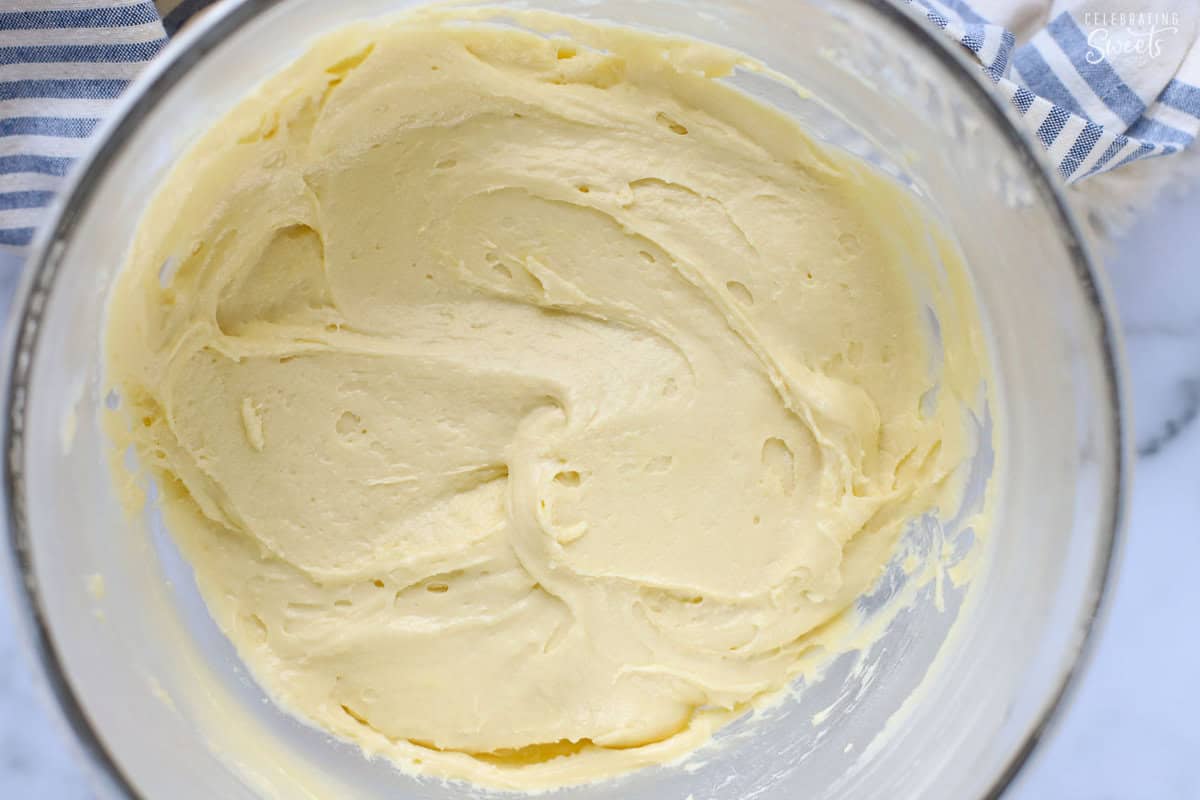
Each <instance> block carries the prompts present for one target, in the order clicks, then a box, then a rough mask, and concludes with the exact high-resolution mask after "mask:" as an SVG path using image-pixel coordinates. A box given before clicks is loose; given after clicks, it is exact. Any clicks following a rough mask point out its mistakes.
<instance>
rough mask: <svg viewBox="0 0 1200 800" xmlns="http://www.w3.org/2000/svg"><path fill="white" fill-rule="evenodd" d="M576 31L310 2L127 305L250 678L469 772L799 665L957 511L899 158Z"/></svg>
mask: <svg viewBox="0 0 1200 800" xmlns="http://www.w3.org/2000/svg"><path fill="white" fill-rule="evenodd" d="M570 29H571V30H572V31H573V34H572V36H573V37H574V38H571V39H566V38H562V37H550V38H545V37H542V36H539V35H535V34H533V33H529V32H525V31H519V30H516V29H512V28H501V27H498V26H490V25H485V24H467V25H463V24H457V25H454V24H450V23H449V22H447V21H446V20H445V19H442V18H441V17H439V16H436V15H425V16H420V17H409V18H405V19H402V20H400V21H397V22H395V23H387V24H380V23H375V24H373V25H370V26H359V27H354V28H350V29H347V30H343V31H340V32H337V33H334V34H332V35H330V36H328V37H326V38H324V39H322V40H321V41H320V42H318V43H317V44H316V45H315V46H314V47H313V49H312V50H311V51H310V52H309V53H308V54H307V55H305V56H303V57H302V58H301V59H300V60H299V61H298V62H297V63H296V64H294V65H293V66H291V67H290V68H288V69H287V70H285V71H284V72H283V73H282V74H280V75H278V76H276V77H275V78H273V79H271V80H270V81H269V82H267V83H266V84H265V85H264V86H263V87H262V88H261V89H260V90H259V91H258V92H257V93H256V94H255V95H254V96H252V97H250V98H248V99H247V100H245V101H244V102H243V103H241V104H240V105H239V106H238V107H237V108H236V109H235V110H234V111H232V112H231V113H229V114H228V115H227V116H226V117H225V118H224V119H222V120H221V121H220V123H219V124H217V125H216V126H215V127H214V128H213V129H212V130H211V131H210V132H208V133H207V134H206V135H205V136H203V137H202V138H201V139H200V140H199V141H198V142H197V143H196V144H195V146H194V147H193V148H192V149H191V150H190V152H189V153H188V154H187V155H186V157H184V158H183V159H182V160H181V161H180V162H179V163H178V165H177V166H176V168H175V169H174V170H173V172H172V173H171V174H170V176H169V177H168V178H167V179H166V181H165V183H164V185H163V188H162V190H161V192H160V193H159V194H158V196H157V197H156V198H155V199H154V200H153V202H152V203H151V205H150V207H149V210H148V211H147V213H146V216H145V218H144V220H143V222H142V224H141V228H140V233H139V236H138V238H137V241H136V244H135V246H134V249H133V251H132V254H131V257H130V261H129V264H128V266H127V268H126V270H125V272H124V273H123V275H122V277H121V279H120V281H119V283H118V285H117V287H116V289H115V291H114V294H113V296H112V300H111V310H110V328H109V331H108V336H109V339H108V343H107V346H108V354H109V363H108V367H109V376H110V378H111V380H112V382H113V385H114V387H115V388H116V389H117V390H118V391H119V392H120V394H121V397H122V402H123V407H122V409H121V411H120V412H119V413H120V414H121V415H122V419H124V420H126V421H127V424H126V426H125V427H126V428H127V430H124V431H123V432H122V433H121V434H120V436H119V437H118V438H119V439H122V441H123V440H124V439H126V438H127V439H129V440H130V441H131V442H132V443H133V444H134V445H135V446H136V450H137V453H138V455H139V457H140V460H141V463H142V464H143V465H145V466H146V467H147V468H148V469H149V471H150V472H151V473H152V475H153V477H154V478H155V480H156V482H157V484H158V486H159V487H160V491H161V504H162V508H163V510H164V513H165V515H166V519H167V521H168V524H169V526H170V528H171V530H172V532H173V534H174V535H175V537H176V539H177V541H178V543H179V545H180V547H181V549H182V551H183V553H184V554H185V555H186V557H187V558H188V559H189V560H190V562H191V563H192V565H193V566H194V568H195V573H196V577H197V580H198V582H199V585H200V587H201V589H202V591H203V593H204V596H205V598H206V600H207V602H208V604H209V607H210V610H211V612H212V614H213V616H214V618H215V619H216V621H217V622H218V623H219V625H220V626H221V627H222V628H223V630H224V631H225V632H226V634H227V635H228V636H229V638H230V639H231V640H232V641H233V642H234V644H235V645H236V647H237V650H238V652H239V653H240V655H241V656H242V658H243V659H244V660H245V662H246V663H247V664H248V665H249V666H250V668H251V669H252V671H253V673H254V675H255V676H256V677H257V679H258V680H259V681H260V682H261V684H262V685H263V686H264V687H265V688H266V689H267V691H268V692H269V693H270V694H271V695H272V696H273V697H274V698H275V699H276V701H277V702H278V703H279V704H280V705H282V706H283V707H285V708H287V709H289V710H291V711H293V712H294V713H296V714H297V715H299V716H300V717H302V718H304V719H306V720H309V721H310V722H312V723H313V724H315V725H317V726H319V727H321V728H324V729H326V730H329V731H331V732H333V733H335V734H337V735H338V736H340V737H343V738H346V739H349V740H352V741H355V742H358V743H359V744H361V745H362V746H363V747H364V748H365V749H367V750H368V751H371V752H383V753H385V754H387V755H388V756H390V757H391V758H393V759H395V760H396V761H398V762H399V763H401V764H402V765H403V766H405V767H407V768H409V769H414V770H418V771H425V772H431V773H434V774H437V775H442V776H446V777H457V778H466V779H470V780H475V781H478V782H481V783H484V784H487V785H492V786H507V787H515V788H535V787H546V786H555V785H561V784H566V783H573V782H579V781H585V780H591V779H596V778H602V777H607V776H612V775H616V774H619V773H621V772H624V771H627V770H629V769H632V768H634V767H637V766H640V765H644V764H650V763H659V762H662V761H664V760H668V759H670V758H671V757H674V756H676V755H678V754H680V753H682V752H686V751H687V750H689V749H691V748H693V747H695V746H696V745H697V744H699V743H701V742H703V741H704V740H705V739H706V738H707V737H708V735H709V734H710V733H711V732H712V731H713V730H715V729H716V728H717V727H719V726H720V725H722V724H724V723H725V722H727V721H729V720H731V719H732V718H734V717H735V716H736V715H738V714H739V713H741V712H743V711H744V710H745V709H746V708H748V707H749V706H750V705H752V704H753V703H755V702H756V701H758V700H760V699H762V698H764V697H769V696H771V695H772V694H774V693H777V692H778V691H779V690H781V689H782V688H783V687H785V686H786V685H787V684H788V682H789V680H790V679H791V678H792V677H794V675H795V674H797V671H798V670H799V666H798V665H799V664H800V663H801V656H802V655H804V654H805V653H806V651H808V650H809V649H810V648H811V647H812V646H813V645H814V642H816V641H817V638H816V637H815V636H814V635H813V632H814V630H815V629H817V628H818V627H819V626H822V624H823V623H826V622H828V621H829V620H831V619H833V618H834V617H836V616H837V615H839V614H840V613H842V612H843V611H844V610H845V609H846V608H847V607H848V606H849V605H851V604H852V602H853V601H854V599H855V598H856V597H858V596H859V595H860V594H861V593H863V592H864V591H865V590H867V589H868V588H869V587H870V586H871V585H872V583H873V582H874V580H875V579H876V578H877V577H878V576H879V574H880V572H881V569H882V567H883V565H884V564H885V563H886V562H887V561H888V560H889V558H890V557H891V555H892V554H893V551H894V546H895V544H896V542H897V539H898V536H899V534H900V532H901V529H902V527H903V524H904V523H905V521H906V520H908V519H911V518H912V517H914V516H917V515H920V514H922V513H925V512H929V511H936V510H937V509H939V508H941V509H950V508H953V507H956V505H957V491H958V489H957V487H958V481H957V480H956V475H957V473H958V471H959V470H958V468H959V467H960V465H961V464H962V463H963V462H964V459H966V458H967V456H968V455H969V453H968V450H969V447H970V445H969V440H968V436H967V428H966V424H965V421H966V414H967V411H968V409H969V408H970V407H971V406H972V404H973V402H974V398H975V397H976V395H977V393H978V391H979V387H980V384H981V374H982V368H981V360H982V359H981V356H980V354H981V352H982V347H981V345H980V343H979V342H980V338H979V337H980V334H979V331H978V327H977V323H976V322H975V320H974V316H973V313H974V312H973V305H972V303H971V301H970V299H969V295H968V293H967V291H966V289H965V288H964V287H965V278H964V277H963V275H962V267H961V264H959V262H958V261H957V259H956V257H955V255H954V252H953V250H952V248H951V247H949V246H948V245H947V244H946V243H945V241H944V239H943V237H941V236H940V234H938V232H937V227H936V225H934V224H933V223H932V221H931V220H929V219H928V218H927V217H926V215H925V214H924V212H923V211H922V210H921V208H920V207H919V206H918V204H917V203H916V201H915V200H914V199H913V198H912V196H911V195H910V194H908V193H907V192H906V190H904V189H903V188H901V187H900V186H899V185H897V184H895V183H893V182H892V181H890V180H889V179H887V178H885V177H882V176H880V175H878V174H877V173H875V172H874V171H873V170H872V169H870V168H869V167H867V166H866V165H865V164H862V163H859V162H857V161H855V160H854V159H852V158H850V157H847V156H844V155H840V154H837V153H835V152H831V151H828V150H826V149H824V148H823V147H821V146H818V145H817V144H815V143H814V142H813V141H811V140H810V139H808V138H807V137H806V136H805V135H804V134H803V133H802V132H801V131H800V130H799V129H798V128H797V127H796V125H795V124H794V123H793V122H792V121H790V120H789V119H788V118H785V117H784V116H782V115H780V114H778V113H777V112H775V111H773V110H770V109H768V108H766V107H764V106H762V105H760V104H759V103H757V102H756V101H754V100H752V99H751V98H749V97H748V96H746V95H744V94H742V93H740V92H739V91H737V90H735V89H733V88H731V87H729V86H728V85H727V84H725V83H723V82H722V81H721V80H719V79H720V78H721V77H723V76H726V75H728V74H730V72H731V71H732V70H733V69H734V67H735V66H738V65H741V66H745V67H748V68H754V65H752V64H750V63H749V62H748V61H746V60H743V59H740V57H738V56H737V55H736V54H731V53H729V52H728V51H725V50H721V49H718V48H716V47H711V46H708V45H701V44H698V43H694V42H683V41H680V40H671V39H662V38H654V37H651V36H649V35H647V34H639V33H635V32H633V31H631V30H620V29H611V28H598V27H590V26H586V25H582V24H579V25H575V24H572V26H571V27H570ZM935 320H936V322H935ZM822 645H823V646H825V647H830V646H831V645H830V643H829V642H827V641H825V642H822Z"/></svg>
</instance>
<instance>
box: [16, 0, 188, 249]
mask: <svg viewBox="0 0 1200 800" xmlns="http://www.w3.org/2000/svg"><path fill="white" fill-rule="evenodd" d="M98 5H100V4H98V3H97V2H95V0H92V2H86V0H84V1H81V0H19V2H16V3H14V2H12V0H0V244H3V245H10V246H12V245H15V246H23V245H26V244H28V243H29V240H30V239H31V238H32V236H33V231H34V228H35V226H36V225H37V223H38V222H39V220H40V219H41V218H42V215H43V213H44V209H45V207H46V206H47V205H49V203H50V201H51V199H52V198H53V197H54V194H55V192H56V191H57V190H58V188H59V186H60V185H61V184H62V181H63V177H64V176H65V175H66V174H67V170H68V169H69V168H70V166H71V163H72V162H73V161H74V160H75V159H76V158H77V157H78V156H79V155H80V154H81V153H82V152H83V150H84V148H85V147H86V146H87V139H88V137H89V136H90V135H91V133H92V131H93V130H94V129H95V127H96V125H97V123H98V122H99V121H100V120H101V119H102V118H103V117H104V115H105V114H106V113H107V112H108V109H109V106H110V105H111V104H112V101H113V99H114V98H116V97H117V96H118V95H120V94H121V92H122V91H123V90H124V89H125V87H126V86H127V85H128V84H129V81H130V80H132V79H133V78H134V77H135V76H136V75H137V74H138V72H140V71H141V68H142V66H143V65H144V64H145V63H146V62H147V61H149V60H150V59H151V58H153V57H154V56H155V55H156V54H157V53H158V51H159V50H161V49H162V47H163V45H164V44H165V43H166V38H165V35H164V33H163V27H162V23H161V22H160V21H159V18H158V10H157V9H156V8H155V6H154V3H152V2H148V0H127V1H126V2H111V0H110V2H107V3H104V4H103V5H100V7H97V6H98ZM14 6H16V8H13V7H14ZM4 9H12V10H4Z"/></svg>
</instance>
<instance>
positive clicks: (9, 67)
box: [0, 0, 1200, 247]
mask: <svg viewBox="0 0 1200 800" xmlns="http://www.w3.org/2000/svg"><path fill="white" fill-rule="evenodd" d="M903 1H904V2H906V3H909V4H911V5H912V6H913V7H915V8H916V9H918V10H919V11H920V12H922V13H923V14H924V15H925V16H926V17H927V18H928V19H929V21H930V22H931V23H932V24H933V25H935V26H936V27H938V28H939V29H941V30H942V31H944V32H945V33H946V34H947V35H948V36H951V37H953V38H954V39H955V40H956V41H958V42H960V43H961V44H962V45H963V46H964V47H966V48H967V49H968V50H970V51H971V52H972V53H974V55H975V57H976V58H977V59H978V60H979V63H980V65H981V67H982V68H983V70H984V71H985V72H986V73H987V75H988V76H989V77H990V78H991V80H992V82H993V83H995V84H996V87H997V90H998V91H1000V92H1001V93H1002V94H1003V95H1004V96H1005V97H1006V98H1008V99H1009V100H1010V101H1011V102H1012V104H1013V105H1014V106H1015V107H1016V109H1017V111H1018V112H1019V114H1020V116H1021V119H1022V120H1023V122H1024V123H1025V124H1026V125H1027V126H1028V127H1029V129H1030V131H1031V133H1032V134H1033V135H1034V136H1036V137H1037V139H1038V140H1039V141H1041V143H1042V144H1043V146H1044V147H1045V148H1046V149H1047V151H1048V152H1049V153H1050V155H1051V157H1052V158H1053V160H1054V162H1055V163H1056V164H1057V165H1058V169H1059V172H1060V173H1061V174H1062V176H1063V178H1064V179H1065V180H1066V181H1068V182H1073V181H1077V180H1080V179H1082V178H1086V177H1088V176H1089V175H1094V174H1096V173H1099V172H1103V171H1106V170H1110V169H1115V168H1117V167H1120V166H1122V165H1124V164H1128V163H1129V162H1131V161H1134V160H1137V159H1141V158H1149V157H1152V156H1162V155H1168V154H1171V153H1175V152H1178V151H1179V150H1180V149H1182V148H1184V147H1186V146H1188V145H1189V144H1191V143H1192V141H1193V140H1194V139H1195V138H1196V135H1197V132H1198V129H1200V45H1197V38H1198V37H1200V2H1198V0H903ZM213 2H214V0H158V3H157V7H156V4H155V3H153V2H150V1H149V0H0V246H3V245H7V246H16V247H21V246H24V245H26V244H28V243H29V241H30V239H31V238H32V236H33V231H34V228H35V226H36V225H37V223H38V221H39V220H40V219H41V217H42V215H43V212H44V209H45V207H46V205H48V204H49V203H50V201H51V199H52V198H53V197H54V194H55V192H56V190H57V189H58V188H59V186H60V184H61V183H62V181H63V176H64V175H66V174H67V171H68V170H69V169H70V166H71V164H72V162H73V161H74V160H75V159H76V158H77V157H78V156H79V155H80V154H81V153H82V151H83V149H84V147H85V146H86V142H87V139H88V137H89V136H90V135H91V133H92V131H93V130H94V129H95V127H96V125H97V123H98V122H99V120H100V119H101V118H103V116H104V115H105V113H106V112H107V110H108V108H109V105H110V104H111V103H112V100H113V99H114V98H115V97H117V96H118V95H119V94H120V93H121V92H122V90H123V89H124V88H125V86H126V85H127V84H128V83H129V81H130V79H131V78H133V77H134V76H135V75H136V74H137V73H138V72H139V70H140V69H141V67H142V65H143V64H145V63H146V62H147V61H149V60H150V59H151V58H153V57H154V56H155V54H156V53H158V51H159V50H160V49H161V48H162V47H163V45H164V44H165V43H166V36H167V35H168V34H171V35H173V34H174V33H175V31H176V30H178V29H179V27H180V26H181V25H183V24H184V23H185V22H186V21H187V20H188V19H189V18H190V17H191V16H192V15H193V14H195V13H196V12H198V11H199V10H201V9H203V8H204V7H206V6H208V5H211V4H212V3H213ZM160 14H161V17H160ZM1030 20H1033V21H1034V22H1033V23H1031V22H1030Z"/></svg>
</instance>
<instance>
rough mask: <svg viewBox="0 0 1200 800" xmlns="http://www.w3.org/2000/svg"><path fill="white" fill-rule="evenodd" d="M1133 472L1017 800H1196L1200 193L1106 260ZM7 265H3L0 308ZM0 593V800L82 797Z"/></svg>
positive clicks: (1152, 219) (71, 759)
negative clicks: (1097, 601)
mask: <svg viewBox="0 0 1200 800" xmlns="http://www.w3.org/2000/svg"><path fill="white" fill-rule="evenodd" d="M1109 269H1110V273H1111V275H1112V276H1113V282H1114V284H1115V286H1116V291H1117V301H1118V305H1119V307H1120V315H1121V322H1122V326H1123V328H1124V330H1125V333H1126V336H1127V349H1128V355H1129V363H1130V366H1131V370H1130V372H1131V375H1130V378H1131V386H1132V389H1133V397H1134V402H1135V405H1136V411H1135V427H1136V430H1137V438H1138V449H1139V454H1140V456H1139V463H1138V465H1137V467H1138V468H1137V474H1136V481H1135V487H1134V491H1133V495H1132V504H1131V513H1130V524H1129V530H1128V536H1127V540H1126V546H1125V553H1124V562H1123V564H1122V566H1121V569H1120V572H1119V578H1118V583H1117V586H1116V587H1115V592H1114V594H1113V598H1112V599H1113V602H1112V606H1111V613H1110V615H1109V618H1108V621H1107V625H1106V626H1105V628H1104V631H1103V634H1102V637H1101V639H1100V642H1099V647H1098V648H1097V651H1096V655H1095V659H1094V661H1093V663H1092V665H1091V668H1090V670H1089V671H1088V672H1087V673H1086V675H1085V677H1084V680H1083V682H1082V684H1081V686H1080V688H1079V691H1078V692H1077V694H1076V696H1075V698H1074V702H1073V703H1072V705H1071V706H1070V708H1069V709H1068V711H1067V713H1066V714H1065V715H1064V716H1063V717H1062V718H1061V720H1060V722H1059V725H1058V726H1057V727H1056V728H1055V729H1054V730H1053V732H1052V735H1051V737H1050V738H1049V740H1048V741H1047V742H1046V744H1044V745H1043V747H1042V748H1041V749H1040V751H1039V752H1038V754H1037V756H1036V758H1035V759H1034V761H1033V763H1032V764H1031V765H1030V766H1029V768H1028V769H1027V770H1026V771H1025V774H1024V775H1023V777H1022V778H1021V780H1020V781H1019V782H1018V784H1017V786H1016V787H1015V788H1014V789H1013V791H1012V792H1010V796H1011V797H1014V798H1017V799H1018V800H1043V799H1044V798H1055V800H1198V799H1200V763H1198V762H1200V690H1198V688H1197V683H1198V681H1200V626H1197V623H1196V620H1197V615H1198V614H1200V577H1198V569H1200V424H1195V421H1196V418H1197V413H1198V412H1200V187H1197V188H1196V189H1195V190H1194V191H1193V192H1191V194H1190V195H1189V196H1187V197H1186V198H1184V199H1183V200H1178V199H1174V200H1171V201H1170V202H1164V203H1161V204H1160V205H1159V207H1158V208H1157V209H1155V210H1154V213H1153V214H1149V215H1147V216H1146V218H1145V219H1144V220H1143V221H1142V222H1141V223H1140V224H1139V225H1137V226H1136V227H1135V228H1134V229H1133V230H1132V231H1131V232H1130V233H1129V234H1128V235H1126V236H1125V237H1123V238H1122V239H1121V240H1120V241H1119V242H1117V243H1116V246H1115V252H1114V254H1113V256H1112V257H1111V258H1110V259H1109ZM14 277H15V265H14V264H13V263H12V262H11V260H10V261H4V260H2V259H0V309H3V308H4V307H6V306H7V298H8V296H9V294H10V292H11V284H12V281H13V279H14ZM8 600H9V598H8V596H7V593H0V605H3V606H5V608H3V609H0V798H46V800H66V799H67V798H71V799H74V798H86V797H89V792H88V788H87V785H86V782H85V781H84V779H83V777H82V774H81V769H80V766H79V763H78V760H77V757H76V755H75V753H74V750H73V749H72V747H71V745H70V744H69V742H68V740H67V736H66V733H65V730H64V728H63V727H62V725H61V724H60V723H59V722H58V720H57V718H56V716H55V714H54V713H53V711H52V710H51V709H49V708H48V707H47V706H46V701H45V697H44V693H41V692H38V691H35V685H34V678H33V677H32V675H31V669H30V663H31V662H30V659H28V658H24V657H22V653H21V652H20V651H21V650H22V647H23V643H22V642H19V641H18V640H17V636H16V634H15V631H14V627H15V626H14V624H13V620H12V619H11V611H10V609H9V608H7V606H8Z"/></svg>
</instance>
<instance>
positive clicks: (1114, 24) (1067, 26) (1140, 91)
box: [906, 0, 1200, 183]
mask: <svg viewBox="0 0 1200 800" xmlns="http://www.w3.org/2000/svg"><path fill="white" fill-rule="evenodd" d="M906 1H907V2H909V3H911V4H912V5H914V6H916V7H917V8H919V9H920V10H922V11H923V12H924V13H925V15H926V16H927V17H928V18H929V20H930V21H931V22H932V23H933V24H934V25H936V26H938V27H939V28H941V29H942V30H943V31H945V32H946V33H947V34H948V35H950V36H953V37H954V38H955V39H956V40H958V41H959V42H961V43H962V44H963V45H964V46H965V47H967V49H969V50H971V51H972V52H973V53H974V54H975V56H976V57H977V58H978V59H979V62H980V65H981V66H982V67H983V69H984V71H985V72H986V73H987V74H988V75H989V76H990V77H991V79H992V81H993V82H994V83H995V84H996V86H997V88H998V89H999V91H1000V92H1002V93H1003V94H1004V96H1005V97H1007V98H1008V99H1009V100H1010V101H1011V102H1012V104H1013V105H1014V106H1015V107H1016V108H1017V111H1018V113H1020V115H1021V119H1022V121H1023V122H1024V123H1025V125H1026V126H1028V128H1029V130H1030V132H1031V133H1033V134H1034V135H1035V136H1036V137H1037V138H1038V140H1039V141H1040V142H1041V143H1042V145H1043V146H1044V147H1045V148H1046V150H1047V151H1048V152H1049V153H1050V156H1051V158H1052V159H1053V161H1054V163H1055V164H1057V165H1058V171H1059V173H1060V174H1061V175H1062V177H1063V178H1064V179H1065V180H1066V181H1067V182H1068V183H1072V182H1075V181H1078V180H1081V179H1083V178H1086V177H1088V176H1091V175H1095V174H1097V173H1099V172H1105V171H1107V170H1110V169H1115V168H1117V167H1120V166H1123V165H1125V164H1128V163H1129V162H1131V161H1135V160H1137V159H1141V158H1150V157H1153V156H1164V155H1170V154H1172V153H1177V152H1179V151H1180V150H1181V149H1183V148H1184V147H1187V146H1188V145H1190V144H1191V143H1192V142H1193V141H1194V140H1195V138H1196V134H1197V132H1198V131H1200V45H1198V44H1197V38H1198V36H1200V3H1197V0H1133V2H1124V0H1121V2H1114V1H1113V0H1065V1H1064V0H1056V2H1054V3H1053V4H1050V3H1046V4H1045V5H1048V6H1050V9H1049V13H1050V14H1051V16H1049V18H1048V20H1047V22H1046V24H1045V25H1044V26H1043V27H1041V28H1040V29H1038V30H1036V31H1035V32H1033V33H1032V35H1031V36H1030V37H1029V40H1028V41H1027V42H1026V43H1024V44H1022V45H1021V46H1019V47H1018V46H1017V37H1016V36H1015V35H1014V34H1013V33H1012V32H1011V31H1010V30H1008V29H1006V28H1005V27H1003V26H1002V25H1000V24H993V23H992V22H989V20H987V19H985V18H984V17H983V16H981V15H980V14H979V13H977V12H976V11H975V10H973V8H972V7H971V6H968V5H967V3H966V2H964V1H963V0H906ZM985 2H986V3H987V5H988V6H992V7H994V12H995V14H994V16H993V17H992V19H994V20H1000V19H1001V18H1002V17H1004V16H1009V17H1011V18H1012V19H1011V20H1010V21H1009V24H1014V23H1015V22H1016V21H1017V19H1018V18H1019V16H1020V14H1021V13H1023V12H1027V10H1028V8H1029V5H1030V4H1029V2H1028V0H979V5H980V7H982V5H983V3H985Z"/></svg>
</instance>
